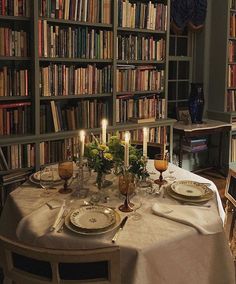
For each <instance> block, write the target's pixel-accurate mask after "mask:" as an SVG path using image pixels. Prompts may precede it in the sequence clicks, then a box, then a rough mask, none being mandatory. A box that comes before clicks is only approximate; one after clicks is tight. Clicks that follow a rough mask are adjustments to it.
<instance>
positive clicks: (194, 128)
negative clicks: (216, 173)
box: [173, 119, 231, 168]
mask: <svg viewBox="0 0 236 284" xmlns="http://www.w3.org/2000/svg"><path fill="white" fill-rule="evenodd" d="M173 128H174V133H175V134H177V135H178V136H179V151H178V160H179V167H182V162H183V152H184V150H183V141H184V139H186V138H193V137H195V138H196V137H200V136H209V137H210V136H211V135H212V134H214V133H219V134H220V140H219V145H218V149H219V150H218V166H219V168H222V149H221V148H222V141H223V136H224V135H229V133H230V130H231V124H229V123H224V122H221V121H215V120H209V119H207V120H205V121H204V122H203V123H202V124H189V125H185V124H184V123H183V122H181V121H178V122H176V123H175V124H174V127H173ZM229 145H230V144H229Z"/></svg>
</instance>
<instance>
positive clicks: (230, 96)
mask: <svg viewBox="0 0 236 284" xmlns="http://www.w3.org/2000/svg"><path fill="white" fill-rule="evenodd" d="M227 111H236V90H228V92H227Z"/></svg>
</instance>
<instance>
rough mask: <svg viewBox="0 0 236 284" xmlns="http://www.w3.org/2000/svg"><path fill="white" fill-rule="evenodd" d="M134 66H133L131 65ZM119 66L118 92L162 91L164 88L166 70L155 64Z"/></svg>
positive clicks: (117, 75)
mask: <svg viewBox="0 0 236 284" xmlns="http://www.w3.org/2000/svg"><path fill="white" fill-rule="evenodd" d="M131 68H132V67H131ZM131 68H130V69H129V68H128V65H127V66H125V67H124V66H118V69H117V71H116V80H117V86H116V91H117V92H132V91H157V92H159V91H162V90H163V89H164V82H165V78H164V70H157V69H156V67H155V66H136V67H134V68H135V69H131Z"/></svg>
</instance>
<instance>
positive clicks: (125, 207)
mask: <svg viewBox="0 0 236 284" xmlns="http://www.w3.org/2000/svg"><path fill="white" fill-rule="evenodd" d="M134 190H135V181H134V175H132V174H131V173H129V172H127V173H124V174H123V175H120V176H119V191H120V193H121V194H122V195H124V196H125V201H124V204H122V205H120V206H119V210H120V211H122V212H132V211H133V208H132V205H133V204H132V203H130V201H129V196H130V195H131V194H132V193H133V192H134Z"/></svg>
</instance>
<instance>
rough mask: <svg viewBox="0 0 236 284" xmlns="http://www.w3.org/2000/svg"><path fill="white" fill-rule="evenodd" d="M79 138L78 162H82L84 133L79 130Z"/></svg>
mask: <svg viewBox="0 0 236 284" xmlns="http://www.w3.org/2000/svg"><path fill="white" fill-rule="evenodd" d="M79 136H80V161H82V160H83V156H84V140H85V131H84V130H80V133H79Z"/></svg>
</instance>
